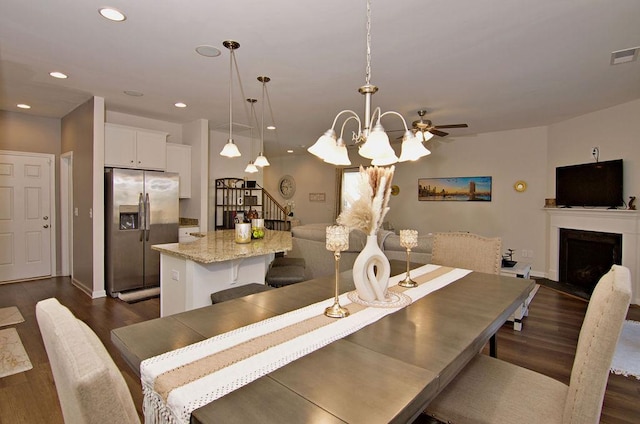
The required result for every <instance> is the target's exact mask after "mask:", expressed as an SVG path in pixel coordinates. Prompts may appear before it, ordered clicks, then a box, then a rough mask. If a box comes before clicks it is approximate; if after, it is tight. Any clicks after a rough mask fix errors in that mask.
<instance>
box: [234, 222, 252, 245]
mask: <svg viewBox="0 0 640 424" xmlns="http://www.w3.org/2000/svg"><path fill="white" fill-rule="evenodd" d="M236 243H251V224H249V223H238V224H236Z"/></svg>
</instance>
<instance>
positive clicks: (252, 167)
mask: <svg viewBox="0 0 640 424" xmlns="http://www.w3.org/2000/svg"><path fill="white" fill-rule="evenodd" d="M244 172H246V173H248V174H254V173H256V172H258V168H256V166H255V165H254V164H253V162H249V164H248V165H247V167H246V168H245V169H244Z"/></svg>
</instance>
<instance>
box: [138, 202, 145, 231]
mask: <svg viewBox="0 0 640 424" xmlns="http://www.w3.org/2000/svg"><path fill="white" fill-rule="evenodd" d="M145 227H146V223H145V205H144V200H143V198H142V193H140V195H139V196H138V229H139V230H140V241H142V240H144V229H145Z"/></svg>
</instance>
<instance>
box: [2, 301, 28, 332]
mask: <svg viewBox="0 0 640 424" xmlns="http://www.w3.org/2000/svg"><path fill="white" fill-rule="evenodd" d="M23 321H24V318H23V317H22V314H21V313H20V311H19V310H18V308H16V307H15V306H9V307H8V308H0V327H4V326H5V325H12V324H18V323H20V322H23Z"/></svg>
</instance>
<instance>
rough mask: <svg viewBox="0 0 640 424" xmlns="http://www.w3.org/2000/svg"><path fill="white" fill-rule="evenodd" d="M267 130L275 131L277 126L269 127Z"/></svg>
mask: <svg viewBox="0 0 640 424" xmlns="http://www.w3.org/2000/svg"><path fill="white" fill-rule="evenodd" d="M267 129H268V130H275V129H276V126H275V125H268V126H267Z"/></svg>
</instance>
